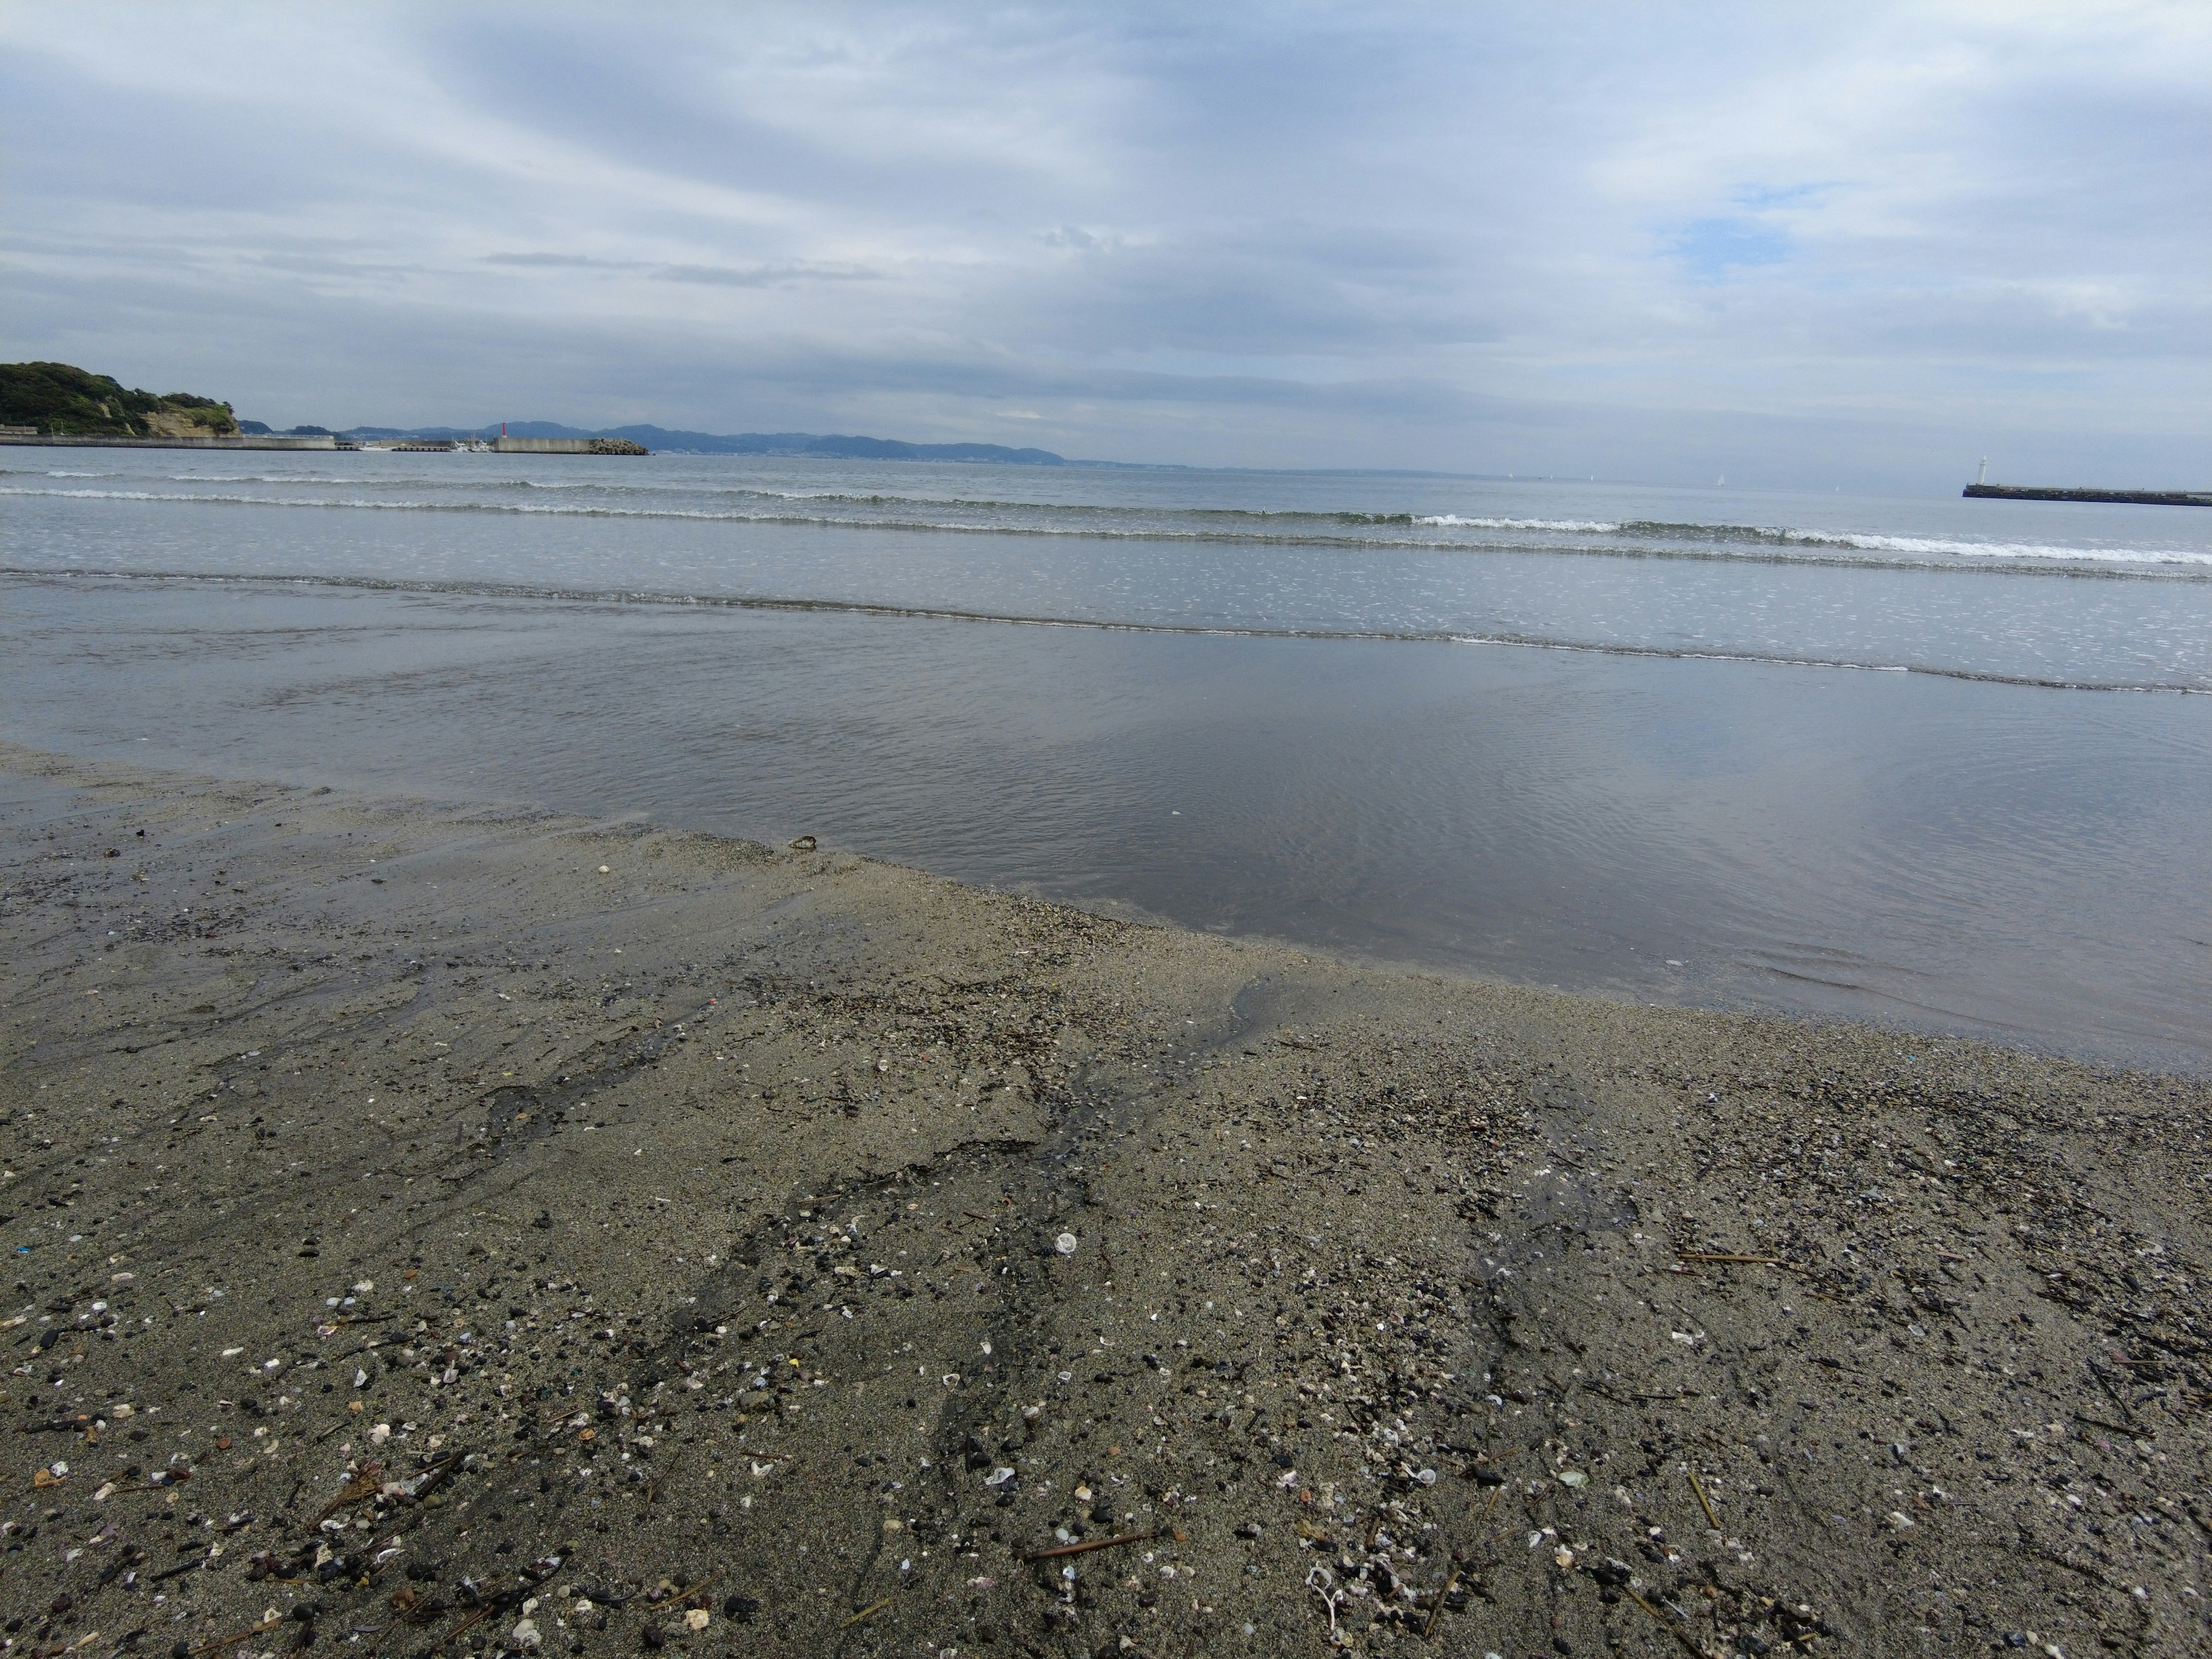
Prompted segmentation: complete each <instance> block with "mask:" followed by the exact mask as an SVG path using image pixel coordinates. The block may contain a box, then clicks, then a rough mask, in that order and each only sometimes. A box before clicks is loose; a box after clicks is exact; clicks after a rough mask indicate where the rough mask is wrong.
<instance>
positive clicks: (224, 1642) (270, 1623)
mask: <svg viewBox="0 0 2212 1659" xmlns="http://www.w3.org/2000/svg"><path fill="white" fill-rule="evenodd" d="M283 1622H284V1621H283V1619H282V1618H276V1619H264V1620H262V1621H261V1622H260V1623H259V1624H258V1625H249V1626H247V1627H246V1629H244V1630H242V1631H240V1632H238V1633H237V1634H236V1635H234V1636H218V1637H216V1638H215V1640H214V1641H212V1642H203V1643H201V1644H199V1646H197V1647H196V1648H194V1649H193V1650H192V1651H193V1652H194V1653H214V1652H216V1650H219V1649H222V1648H227V1647H228V1646H229V1645H230V1644H232V1643H233V1642H243V1641H246V1640H248V1639H249V1638H252V1637H256V1636H266V1635H267V1634H268V1633H269V1632H270V1631H272V1630H275V1629H276V1627H277V1626H279V1625H281V1624H283Z"/></svg>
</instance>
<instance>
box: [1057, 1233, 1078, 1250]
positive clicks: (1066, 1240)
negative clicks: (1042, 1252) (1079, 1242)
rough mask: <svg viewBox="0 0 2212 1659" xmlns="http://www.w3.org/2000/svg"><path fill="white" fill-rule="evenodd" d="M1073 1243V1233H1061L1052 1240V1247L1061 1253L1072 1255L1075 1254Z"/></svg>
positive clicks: (1074, 1243)
mask: <svg viewBox="0 0 2212 1659" xmlns="http://www.w3.org/2000/svg"><path fill="white" fill-rule="evenodd" d="M1075 1245H1076V1237H1075V1235H1074V1234H1073V1233H1062V1234H1061V1235H1060V1237H1058V1238H1055V1239H1054V1240H1053V1241H1052V1248H1053V1249H1055V1250H1058V1251H1059V1252H1060V1254H1061V1255H1074V1254H1075Z"/></svg>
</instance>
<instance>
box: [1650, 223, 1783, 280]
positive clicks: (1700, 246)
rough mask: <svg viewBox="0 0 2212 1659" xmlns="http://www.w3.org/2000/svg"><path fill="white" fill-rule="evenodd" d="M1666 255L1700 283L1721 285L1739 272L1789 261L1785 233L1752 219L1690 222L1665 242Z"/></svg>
mask: <svg viewBox="0 0 2212 1659" xmlns="http://www.w3.org/2000/svg"><path fill="white" fill-rule="evenodd" d="M1667 251H1668V252H1669V253H1671V254H1672V255H1674V258H1677V259H1679V260H1680V261H1681V263H1682V264H1683V265H1684V267H1685V268H1686V269H1687V270H1688V271H1689V273H1690V275H1691V276H1692V278H1693V279H1695V280H1696V281H1698V282H1700V283H1725V282H1727V281H1728V280H1729V278H1730V277H1731V276H1734V275H1735V274H1736V273H1737V272H1739V271H1742V270H1751V269H1753V268H1754V267H1756V266H1759V265H1778V264H1782V263H1783V262H1784V260H1786V259H1788V258H1789V257H1790V237H1789V235H1788V234H1787V233H1785V232H1783V231H1779V230H1776V229H1774V228H1771V227H1770V226H1767V225H1763V224H1761V223H1759V221H1758V220H1756V219H1693V220H1692V221H1691V222H1689V223H1688V224H1686V225H1684V226H1683V227H1682V228H1680V230H1677V231H1676V232H1675V233H1674V235H1673V236H1672V237H1670V238H1669V239H1668V244H1667Z"/></svg>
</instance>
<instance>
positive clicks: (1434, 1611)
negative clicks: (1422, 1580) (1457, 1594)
mask: <svg viewBox="0 0 2212 1659" xmlns="http://www.w3.org/2000/svg"><path fill="white" fill-rule="evenodd" d="M1458 1588H1459V1569H1458V1568H1457V1567H1454V1568H1453V1569H1452V1570H1451V1577H1449V1578H1447V1579H1445V1580H1444V1587H1443V1589H1440V1590H1438V1591H1437V1602H1436V1605H1435V1606H1434V1607H1431V1608H1430V1609H1429V1618H1428V1622H1427V1623H1426V1624H1425V1625H1423V1626H1421V1639H1422V1640H1423V1641H1424V1642H1425V1641H1427V1640H1428V1639H1429V1638H1430V1637H1431V1636H1432V1635H1434V1634H1435V1633H1436V1628H1437V1620H1438V1619H1439V1618H1441V1617H1443V1610H1444V1603H1445V1602H1447V1601H1450V1600H1451V1593H1452V1592H1453V1591H1454V1590H1455V1589H1458Z"/></svg>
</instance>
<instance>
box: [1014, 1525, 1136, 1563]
mask: <svg viewBox="0 0 2212 1659" xmlns="http://www.w3.org/2000/svg"><path fill="white" fill-rule="evenodd" d="M1163 1531H1164V1528H1159V1527H1155V1528H1152V1531H1150V1532H1125V1533H1122V1534H1120V1535H1119V1536H1117V1537H1114V1538H1086V1539H1085V1540H1084V1541H1082V1542H1081V1543H1079V1544H1055V1545H1054V1546H1053V1547H1052V1548H1050V1549H1048V1550H1029V1551H1026V1552H1025V1553H1024V1554H1023V1556H1022V1559H1023V1560H1024V1561H1050V1560H1053V1559H1055V1558H1057V1557H1059V1556H1062V1555H1088V1554H1089V1553H1091V1551H1092V1550H1110V1549H1113V1548H1115V1547H1116V1546H1117V1545H1121V1544H1141V1543H1144V1542H1145V1541H1146V1540H1148V1539H1153V1538H1158V1536H1159V1535H1160V1534H1161V1533H1162V1532H1163Z"/></svg>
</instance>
